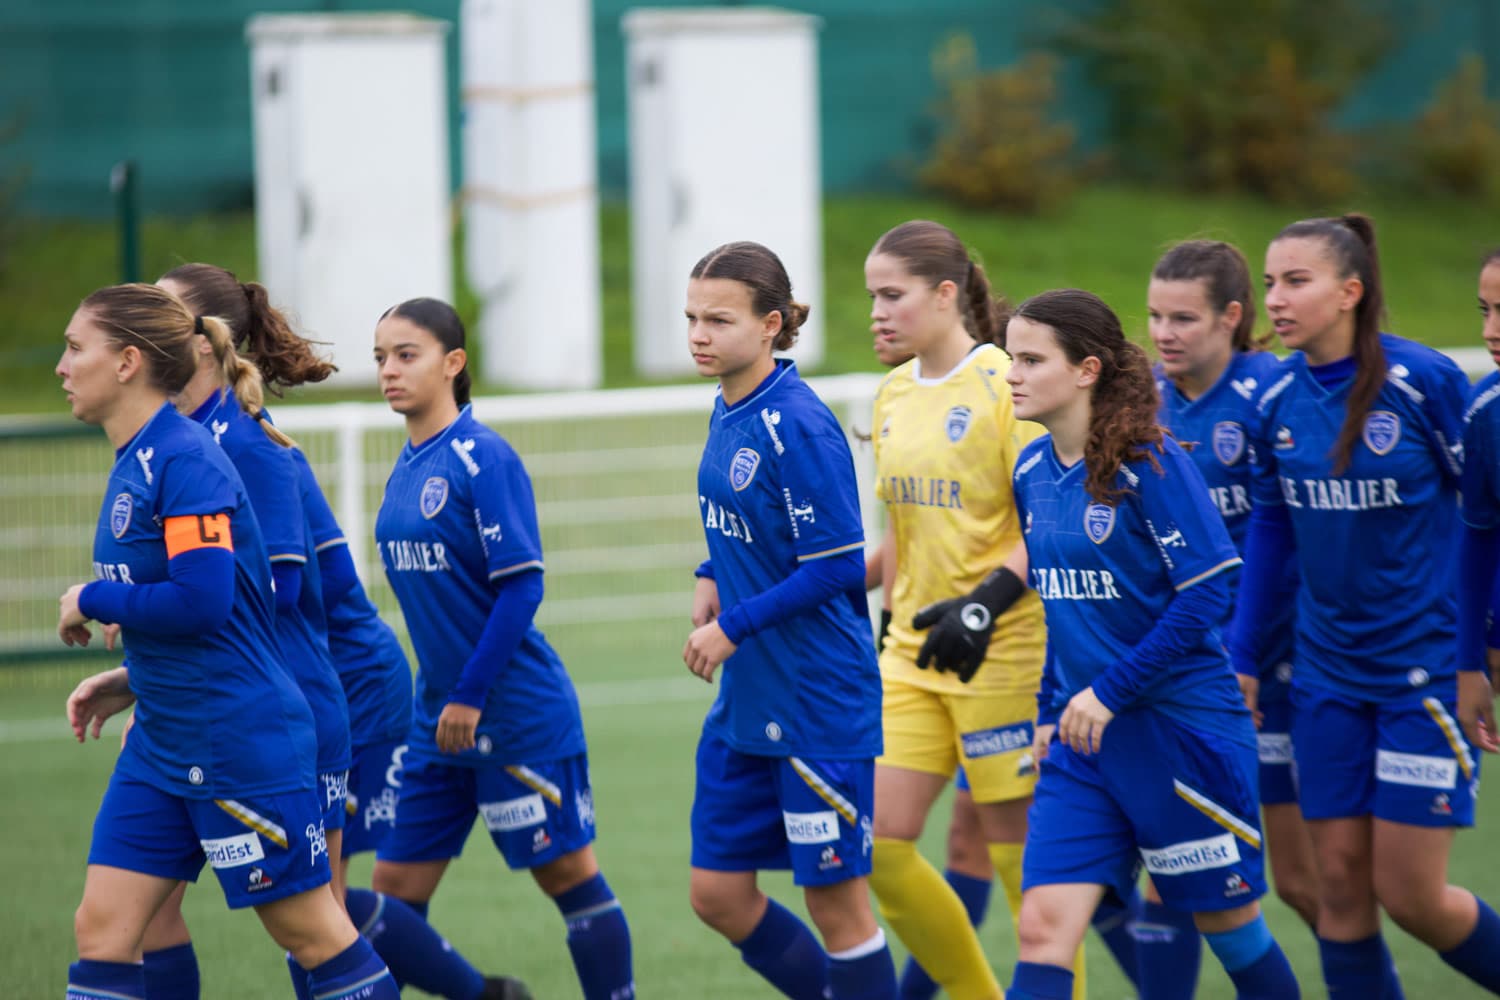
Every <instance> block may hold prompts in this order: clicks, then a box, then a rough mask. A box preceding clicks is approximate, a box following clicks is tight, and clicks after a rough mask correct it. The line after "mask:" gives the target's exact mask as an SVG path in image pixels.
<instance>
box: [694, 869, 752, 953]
mask: <svg viewBox="0 0 1500 1000" xmlns="http://www.w3.org/2000/svg"><path fill="white" fill-rule="evenodd" d="M688 902H689V903H690V904H691V905H692V907H693V912H694V913H695V914H697V915H698V919H699V920H701V921H703V922H704V923H705V924H707V925H708V926H710V927H712V928H713V929H714V930H716V931H718V932H719V933H720V934H723V935H724V936H725V937H728V938H730V940H734V939H735V937H736V935H735V931H736V930H737V929H738V928H739V925H740V924H741V923H742V922H743V921H744V919H745V909H746V900H745V899H744V898H743V896H742V894H740V893H731V892H725V891H724V890H723V889H722V888H720V887H718V886H714V885H704V884H701V883H697V882H694V883H693V884H692V886H691V887H690V888H689V889H688Z"/></svg>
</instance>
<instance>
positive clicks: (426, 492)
mask: <svg viewBox="0 0 1500 1000" xmlns="http://www.w3.org/2000/svg"><path fill="white" fill-rule="evenodd" d="M447 502H448V480H446V479H444V478H443V477H442V476H433V477H432V478H431V479H429V480H427V482H425V483H423V484H422V494H421V496H420V497H418V498H417V506H418V507H419V508H420V509H421V511H422V516H423V517H425V518H427V520H429V521H430V520H432V519H433V518H434V517H437V514H438V511H440V510H442V509H443V505H444V504H446V503H447Z"/></svg>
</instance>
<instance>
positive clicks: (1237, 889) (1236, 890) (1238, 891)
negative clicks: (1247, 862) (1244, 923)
mask: <svg viewBox="0 0 1500 1000" xmlns="http://www.w3.org/2000/svg"><path fill="white" fill-rule="evenodd" d="M1250 891H1251V889H1250V883H1249V882H1246V881H1245V880H1244V879H1243V878H1241V877H1240V874H1239V872H1235V873H1234V874H1232V875H1230V876H1229V877H1228V878H1226V879H1225V880H1224V895H1225V896H1226V897H1228V898H1230V899H1233V898H1234V897H1235V896H1243V895H1245V893H1247V892H1250Z"/></svg>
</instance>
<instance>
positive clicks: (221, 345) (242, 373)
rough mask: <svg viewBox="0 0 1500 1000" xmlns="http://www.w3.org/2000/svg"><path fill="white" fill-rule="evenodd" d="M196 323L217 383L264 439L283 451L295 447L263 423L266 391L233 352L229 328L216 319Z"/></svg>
mask: <svg viewBox="0 0 1500 1000" xmlns="http://www.w3.org/2000/svg"><path fill="white" fill-rule="evenodd" d="M198 322H199V323H200V324H201V325H202V327H203V335H204V336H205V337H207V338H208V343H209V345H210V346H211V347H213V349H214V361H215V362H217V363H218V366H219V380H220V381H221V382H223V383H224V385H226V386H228V387H229V389H230V391H232V392H233V393H234V397H235V398H236V399H238V400H239V401H240V408H241V409H243V410H244V411H245V412H246V413H248V414H250V415H251V416H252V417H254V418H255V419H256V421H257V422H258V423H259V424H260V429H261V430H263V431H265V432H266V437H268V438H270V439H271V440H272V441H275V442H276V443H277V444H279V445H281V446H282V447H283V448H291V447H294V446H295V442H294V441H292V439H291V438H289V437H287V436H286V435H285V434H283V433H282V432H281V430H280V429H279V428H278V427H277V426H276V425H275V424H273V423H271V421H269V420H267V419H266V415H265V401H266V397H265V388H264V385H263V383H262V382H261V377H260V369H258V368H256V367H255V365H253V364H251V363H250V362H249V361H247V360H245V359H244V358H242V357H240V356H239V354H238V353H237V352H236V351H235V349H234V341H233V339H232V337H231V334H230V332H229V324H228V323H225V322H224V321H223V320H222V319H220V318H219V317H217V316H202V317H199V319H198Z"/></svg>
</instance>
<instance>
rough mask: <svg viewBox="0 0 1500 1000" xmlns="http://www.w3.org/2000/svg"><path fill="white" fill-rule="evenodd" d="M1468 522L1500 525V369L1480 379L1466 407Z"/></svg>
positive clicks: (1465, 515) (1488, 526) (1465, 508)
mask: <svg viewBox="0 0 1500 1000" xmlns="http://www.w3.org/2000/svg"><path fill="white" fill-rule="evenodd" d="M1463 498H1464V500H1463V519H1464V523H1465V524H1468V525H1470V526H1471V527H1475V528H1479V529H1481V530H1486V531H1488V530H1493V529H1495V528H1500V371H1494V372H1490V373H1489V374H1488V375H1486V376H1485V377H1484V378H1482V379H1480V380H1479V384H1478V385H1476V386H1475V387H1474V392H1473V395H1472V397H1471V399H1470V400H1469V405H1468V408H1467V409H1465V410H1464V471H1463Z"/></svg>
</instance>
